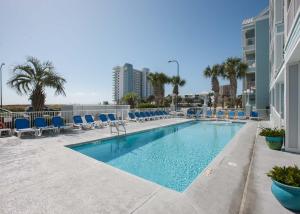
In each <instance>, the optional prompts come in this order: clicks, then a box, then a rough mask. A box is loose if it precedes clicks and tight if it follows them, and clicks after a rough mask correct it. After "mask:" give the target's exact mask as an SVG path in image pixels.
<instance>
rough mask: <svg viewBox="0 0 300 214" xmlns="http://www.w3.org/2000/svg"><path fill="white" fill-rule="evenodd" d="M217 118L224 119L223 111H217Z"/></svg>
mask: <svg viewBox="0 0 300 214" xmlns="http://www.w3.org/2000/svg"><path fill="white" fill-rule="evenodd" d="M217 118H218V119H224V111H218V112H217Z"/></svg>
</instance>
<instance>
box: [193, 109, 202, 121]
mask: <svg viewBox="0 0 300 214" xmlns="http://www.w3.org/2000/svg"><path fill="white" fill-rule="evenodd" d="M201 116H202V111H196V114H195V118H196V119H197V118H200V117H201Z"/></svg>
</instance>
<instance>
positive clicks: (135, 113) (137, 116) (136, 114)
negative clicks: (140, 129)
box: [134, 111, 145, 121]
mask: <svg viewBox="0 0 300 214" xmlns="http://www.w3.org/2000/svg"><path fill="white" fill-rule="evenodd" d="M134 116H135V117H136V118H137V119H138V120H139V121H145V118H144V117H142V116H141V114H140V112H137V111H136V112H134Z"/></svg>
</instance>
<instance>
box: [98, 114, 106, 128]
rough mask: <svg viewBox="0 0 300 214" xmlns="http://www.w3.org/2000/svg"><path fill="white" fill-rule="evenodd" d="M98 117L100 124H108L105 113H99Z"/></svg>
mask: <svg viewBox="0 0 300 214" xmlns="http://www.w3.org/2000/svg"><path fill="white" fill-rule="evenodd" d="M98 118H99V120H100V122H101V124H102V125H103V126H107V125H108V118H107V116H106V115H105V114H100V115H99V116H98Z"/></svg>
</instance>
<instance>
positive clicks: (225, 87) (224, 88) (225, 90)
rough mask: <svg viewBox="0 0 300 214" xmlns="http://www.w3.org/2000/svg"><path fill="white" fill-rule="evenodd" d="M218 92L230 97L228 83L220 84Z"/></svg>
mask: <svg viewBox="0 0 300 214" xmlns="http://www.w3.org/2000/svg"><path fill="white" fill-rule="evenodd" d="M219 94H220V96H224V97H230V85H221V86H220V90H219Z"/></svg>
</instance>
